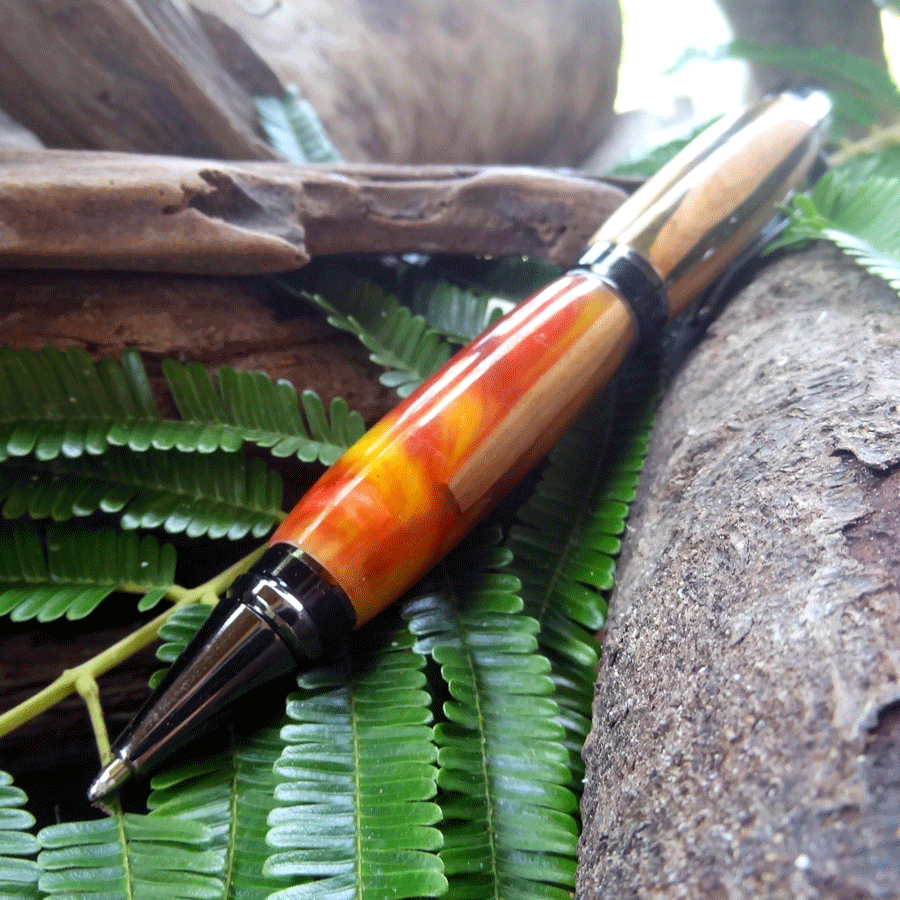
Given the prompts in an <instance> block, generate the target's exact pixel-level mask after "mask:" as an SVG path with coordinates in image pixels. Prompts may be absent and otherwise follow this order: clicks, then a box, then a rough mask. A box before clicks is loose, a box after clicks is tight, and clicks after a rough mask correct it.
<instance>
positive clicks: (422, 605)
mask: <svg viewBox="0 0 900 900" xmlns="http://www.w3.org/2000/svg"><path fill="white" fill-rule="evenodd" d="M481 537H482V538H483V533H481ZM476 540H477V539H476ZM476 540H469V541H467V542H466V545H465V546H464V547H463V548H461V549H460V550H458V551H456V552H455V553H454V554H452V556H451V558H450V560H449V561H448V569H449V570H450V571H451V572H452V579H450V578H448V579H447V580H446V582H445V583H443V584H440V585H438V587H437V588H436V589H435V590H434V591H433V592H429V593H426V594H424V595H421V596H418V597H414V598H413V599H412V600H410V601H408V602H407V603H406V604H405V605H404V611H403V614H404V616H405V617H406V618H407V619H408V622H409V627H410V630H411V631H412V633H413V634H415V635H416V636H417V642H416V649H417V650H418V652H420V653H427V654H429V655H430V656H431V657H432V658H433V659H434V660H435V662H437V663H438V664H439V665H440V667H441V674H442V675H443V678H444V680H445V682H446V683H447V687H448V690H449V692H450V696H451V699H450V700H448V701H447V702H446V703H445V704H444V714H445V715H446V717H447V721H446V722H443V723H439V724H438V725H437V726H436V727H435V739H436V741H437V743H438V747H439V751H438V765H439V771H438V785H439V786H440V787H441V788H442V791H443V793H442V794H441V798H440V802H441V807H442V809H443V811H444V819H445V823H444V826H443V830H444V847H443V849H442V850H441V851H440V853H439V856H440V858H441V860H442V861H443V863H444V867H445V871H446V873H447V876H448V878H449V883H450V887H449V891H448V894H447V896H448V897H450V898H479V900H480V898H484V897H491V898H496V900H500V898H508V900H520V898H547V900H549V898H553V900H563V898H567V897H569V896H570V891H571V890H572V889H573V886H574V877H575V844H576V839H577V834H578V829H577V824H576V819H575V815H576V812H577V801H576V799H575V796H574V794H573V793H572V792H571V791H570V790H569V789H568V787H566V785H567V784H568V782H569V771H568V767H567V762H568V759H567V752H566V750H565V749H564V748H563V747H562V746H561V745H560V743H559V742H560V740H561V739H562V738H563V736H564V732H563V729H562V727H561V725H560V724H559V708H558V706H557V704H556V703H555V701H554V700H553V699H552V697H551V696H550V695H551V693H552V691H553V683H552V682H551V680H550V679H549V678H548V675H547V673H548V671H549V664H548V663H547V661H546V659H545V658H544V657H543V656H541V655H539V654H537V653H536V652H535V650H536V646H537V642H536V640H535V637H534V634H535V632H536V631H537V627H538V626H537V623H536V622H535V621H534V619H532V618H530V617H528V616H523V615H520V614H519V613H520V610H521V608H522V601H521V599H520V598H519V597H518V595H517V594H516V593H515V592H516V590H517V589H518V586H519V583H518V580H517V579H516V578H515V577H513V576H512V575H510V574H508V573H507V572H506V571H505V565H506V564H507V563H508V561H509V553H508V552H507V551H504V550H502V549H498V548H497V547H492V546H490V545H485V544H484V543H480V544H479V543H476Z"/></svg>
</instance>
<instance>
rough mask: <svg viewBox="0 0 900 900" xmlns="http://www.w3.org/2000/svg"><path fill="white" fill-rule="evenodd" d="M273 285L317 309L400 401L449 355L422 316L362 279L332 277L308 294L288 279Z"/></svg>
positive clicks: (446, 344) (435, 332) (443, 343)
mask: <svg viewBox="0 0 900 900" xmlns="http://www.w3.org/2000/svg"><path fill="white" fill-rule="evenodd" d="M279 281H280V283H281V284H282V285H283V286H284V287H285V288H286V289H287V290H288V291H290V292H292V293H295V294H297V293H299V295H300V296H302V297H303V298H304V299H306V300H308V301H309V302H311V303H313V304H314V305H315V306H317V307H319V309H321V310H322V311H323V312H324V313H325V314H326V315H327V317H328V321H329V322H330V323H331V324H332V325H333V326H334V327H335V328H340V329H342V330H343V331H349V332H350V333H351V334H353V335H355V336H356V337H357V338H359V340H360V342H361V343H362V344H363V346H364V347H366V349H367V350H369V358H370V359H371V360H372V362H374V363H376V364H377V365H379V366H383V367H384V368H385V369H386V370H387V371H385V372H383V373H382V374H381V375H380V376H379V380H380V381H381V383H382V384H383V385H385V386H387V387H392V388H395V389H396V391H397V393H398V394H399V395H400V396H401V397H405V396H407V395H408V394H410V393H412V391H413V390H414V389H415V388H416V387H417V386H418V385H419V384H421V383H422V382H423V381H424V380H425V379H426V378H427V377H428V376H429V375H431V374H432V373H433V372H436V371H437V370H438V369H439V368H440V367H441V366H442V365H443V364H444V363H445V362H446V361H447V360H448V359H449V358H450V355H451V353H452V352H453V349H452V347H451V346H450V344H449V343H447V341H445V340H444V339H443V338H442V337H441V335H440V334H439V332H438V331H437V330H436V329H434V328H432V327H430V326H429V324H428V323H427V322H426V321H425V319H424V318H422V316H419V315H415V314H413V313H412V312H411V310H410V309H409V307H408V306H404V305H403V304H401V303H400V301H399V300H398V298H397V297H395V296H394V295H392V294H389V293H387V292H386V291H384V290H382V289H381V288H380V287H378V285H376V284H374V283H372V282H371V281H368V280H366V279H364V278H355V277H353V276H333V277H331V278H328V279H327V280H323V281H322V282H321V283H320V284H319V285H317V287H316V289H315V290H312V291H307V290H302V289H301V290H299V291H298V289H297V288H296V287H295V286H294V285H293V284H292V281H291V279H290V278H282V279H279Z"/></svg>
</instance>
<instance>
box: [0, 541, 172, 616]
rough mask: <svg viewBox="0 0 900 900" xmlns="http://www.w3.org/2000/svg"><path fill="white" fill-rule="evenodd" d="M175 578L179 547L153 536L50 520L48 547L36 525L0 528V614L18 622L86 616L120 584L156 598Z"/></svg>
mask: <svg viewBox="0 0 900 900" xmlns="http://www.w3.org/2000/svg"><path fill="white" fill-rule="evenodd" d="M174 578H175V550H174V548H173V547H172V546H171V545H170V544H163V545H160V544H159V542H158V541H156V539H155V538H153V537H151V536H146V537H143V538H139V537H138V535H137V534H134V533H120V532H114V531H96V532H95V531H85V530H83V529H78V528H72V527H64V526H60V525H51V526H50V528H48V530H47V537H46V548H45V546H44V544H43V543H42V541H41V537H40V536H39V534H38V532H37V531H35V530H34V529H32V528H29V527H26V526H23V527H15V528H8V529H4V530H2V531H0V615H5V614H9V615H10V618H12V619H13V621H16V622H21V621H24V620H26V619H32V618H37V619H38V621H41V622H48V621H52V620H53V619H58V618H60V617H61V616H65V617H66V618H67V619H81V618H84V617H85V616H87V615H88V614H89V613H91V612H93V610H94V609H95V608H96V607H97V605H98V604H99V603H100V602H101V601H102V600H104V599H105V598H106V597H108V596H109V595H110V594H112V593H113V592H114V591H116V590H129V591H133V592H140V593H144V594H145V595H146V598H149V602H152V601H153V600H156V599H158V598H160V597H162V596H163V595H164V594H165V592H166V591H167V590H168V589H169V588H170V587H171V586H172V584H173V582H174Z"/></svg>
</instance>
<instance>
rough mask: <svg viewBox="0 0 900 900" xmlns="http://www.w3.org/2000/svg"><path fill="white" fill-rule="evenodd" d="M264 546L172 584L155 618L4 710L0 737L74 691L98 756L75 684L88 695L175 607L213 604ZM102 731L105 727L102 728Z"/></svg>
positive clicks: (154, 635)
mask: <svg viewBox="0 0 900 900" xmlns="http://www.w3.org/2000/svg"><path fill="white" fill-rule="evenodd" d="M264 550H265V547H264V546H263V547H260V548H258V549H256V550H254V551H253V552H252V553H250V554H248V555H247V556H245V557H243V559H240V560H238V561H237V562H236V563H235V564H234V565H232V566H229V567H228V568H227V569H225V570H224V571H223V572H220V573H219V574H218V575H216V576H215V577H214V578H211V579H210V580H209V581H207V582H205V583H203V584H201V585H199V586H197V587H195V588H183V587H181V586H180V585H177V584H176V585H172V587H170V588H169V590H168V591H167V592H166V596H167V597H168V598H169V599H170V600H173V601H175V602H174V603H173V605H172V606H171V607H170V608H169V609H167V610H166V611H165V612H164V613H162V614H160V615H158V616H157V617H156V618H155V619H153V620H152V621H150V622H148V623H147V624H146V625H142V626H141V627H140V628H138V629H137V630H136V631H133V632H132V633H131V634H129V635H127V636H126V637H124V638H122V640H121V641H118V642H117V643H115V644H113V645H112V646H111V647H107V648H106V650H104V651H102V652H101V653H98V654H97V655H96V656H93V657H91V658H90V659H88V660H86V661H85V662H83V663H82V664H81V665H80V666H75V667H74V668H72V669H66V670H65V671H64V672H63V673H62V674H61V675H60V676H59V677H58V678H57V679H56V680H54V681H52V682H51V683H50V684H48V685H47V686H46V687H45V688H43V689H42V690H40V691H38V692H37V693H36V694H33V695H32V696H31V697H29V698H28V699H27V700H24V701H23V702H22V703H20V704H19V705H18V706H14V707H13V708H12V709H10V710H7V711H6V712H5V713H3V714H2V715H0V737H3V736H4V735H6V734H9V732H11V731H14V730H15V729H16V728H18V727H19V726H20V725H24V724H25V723H26V722H28V721H30V720H31V719H33V718H35V717H36V716H39V715H40V714H41V713H42V712H46V711H47V710H48V709H50V708H51V707H52V706H55V705H56V704H57V703H59V702H60V700H63V699H65V698H66V697H68V696H69V694H71V693H72V692H73V691H77V692H78V693H79V694H81V696H82V697H83V698H84V700H85V702H86V703H87V706H88V713H89V715H90V716H91V725H92V727H93V729H94V735H95V737H96V738H97V746H98V749H99V750H100V753H101V755H102V754H103V752H104V748H103V745H102V742H101V741H102V738H101V737H100V734H101V732H100V731H98V727H97V724H96V722H95V720H94V714H95V710H94V709H93V708H92V705H91V701H89V700H88V697H87V696H86V695H85V694H82V692H81V688H80V687H79V684H80V685H82V686H83V687H85V689H86V691H87V694H88V695H90V687H89V683H90V682H91V681H93V682H94V689H95V690H96V679H97V678H98V677H99V676H100V675H103V674H104V673H106V672H108V671H109V670H110V669H112V668H114V667H115V666H117V665H118V664H119V663H121V662H124V661H125V660H126V659H128V658H129V657H131V656H133V655H134V654H135V653H137V652H138V651H140V650H143V649H144V647H147V646H148V645H149V644H152V643H153V641H155V640H156V638H157V635H158V634H159V629H160V628H162V626H163V625H164V624H165V623H166V622H167V621H168V620H169V618H170V617H171V616H172V614H173V613H174V612H175V610H177V609H180V608H181V607H182V606H186V605H188V604H189V603H207V604H210V605H213V604H215V603H216V601H217V599H218V596H219V595H220V594H222V593H224V591H225V590H226V589H227V587H228V586H229V585H230V584H231V582H232V581H234V579H235V578H236V577H237V576H238V575H240V574H241V573H242V572H244V571H246V570H247V569H248V568H249V567H250V566H251V565H252V564H253V563H254V562H255V561H256V560H257V559H259V557H260V556H261V555H262V554H263V552H264ZM99 702H100V701H99V695H98V696H97V710H96V712H98V714H99V715H100V717H101V719H102V710H100V707H99ZM103 733H105V726H104V728H103ZM106 752H107V753H108V752H109V738H108V737H107V738H106Z"/></svg>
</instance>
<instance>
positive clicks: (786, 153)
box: [592, 92, 831, 318]
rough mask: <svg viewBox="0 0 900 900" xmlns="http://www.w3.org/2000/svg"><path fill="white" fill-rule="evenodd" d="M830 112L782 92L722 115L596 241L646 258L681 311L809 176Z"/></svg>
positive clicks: (674, 309) (811, 99)
mask: <svg viewBox="0 0 900 900" xmlns="http://www.w3.org/2000/svg"><path fill="white" fill-rule="evenodd" d="M830 109H831V103H830V101H829V99H828V97H827V96H826V95H825V94H823V93H821V92H812V93H810V94H808V95H807V96H805V97H799V96H796V95H794V94H780V95H777V96H775V97H772V98H770V99H767V100H764V101H762V102H760V103H758V104H756V105H754V106H752V107H750V108H749V109H747V110H745V111H743V112H741V113H739V114H737V115H735V116H731V117H728V118H726V119H723V120H721V121H719V122H718V123H716V124H715V125H713V126H711V127H710V128H708V129H707V130H706V131H704V132H703V133H702V134H701V135H700V136H699V137H698V138H696V139H694V140H693V141H692V142H691V143H690V144H688V146H687V147H685V148H684V150H682V151H681V152H680V153H679V154H678V155H677V156H676V157H675V158H674V159H673V160H671V162H669V163H667V164H666V165H665V166H664V167H663V168H662V169H660V171H659V172H658V173H657V174H656V175H654V176H653V177H652V178H650V179H649V180H648V181H646V182H645V183H644V184H643V185H642V186H641V187H640V188H638V190H637V191H635V193H634V194H632V196H631V197H629V198H628V199H627V200H626V201H625V202H624V203H623V204H622V205H621V206H620V207H619V208H618V209H617V210H616V211H615V212H614V213H613V214H612V216H610V218H609V219H607V220H606V222H604V224H603V225H602V226H601V227H600V229H599V231H598V232H597V233H596V234H595V235H594V237H593V239H592V243H603V242H609V243H612V244H620V245H626V246H628V247H630V248H631V249H632V250H634V251H636V252H637V253H639V254H640V255H641V256H642V257H644V259H646V260H647V261H648V262H649V263H650V264H651V265H652V266H653V268H654V269H655V270H656V272H657V274H658V275H659V276H660V277H661V278H662V280H663V282H664V283H665V285H666V287H667V289H668V294H669V301H670V310H669V316H670V318H671V317H672V316H675V315H677V314H678V313H679V312H681V311H683V310H684V309H685V307H686V306H687V305H688V304H689V303H690V301H691V300H692V299H693V298H694V297H696V296H697V294H698V293H700V292H701V291H702V290H703V289H704V288H706V287H707V286H708V285H709V284H710V283H711V282H712V281H713V280H714V279H715V278H716V277H717V276H718V275H720V274H721V273H722V272H723V271H724V270H725V268H726V267H727V266H728V265H729V263H730V262H732V260H734V259H735V258H736V257H737V256H738V254H739V253H740V252H741V250H743V249H744V248H745V247H746V246H747V245H748V243H749V242H750V241H751V240H752V238H753V237H754V235H755V234H756V233H757V232H758V231H759V229H760V228H761V227H762V226H763V225H765V224H766V222H767V221H768V220H769V219H770V218H771V217H772V215H773V214H774V212H775V210H776V207H777V205H778V204H779V203H783V202H784V200H785V199H786V198H787V196H788V195H789V194H790V192H791V191H792V190H794V189H795V188H796V187H798V186H799V185H800V184H801V183H802V182H803V180H804V179H805V178H806V176H807V174H808V172H809V169H810V167H811V165H812V163H813V162H814V160H815V157H816V155H817V153H818V151H819V147H820V144H821V140H822V137H823V132H824V130H825V128H826V127H827V124H828V118H829V112H830Z"/></svg>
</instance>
